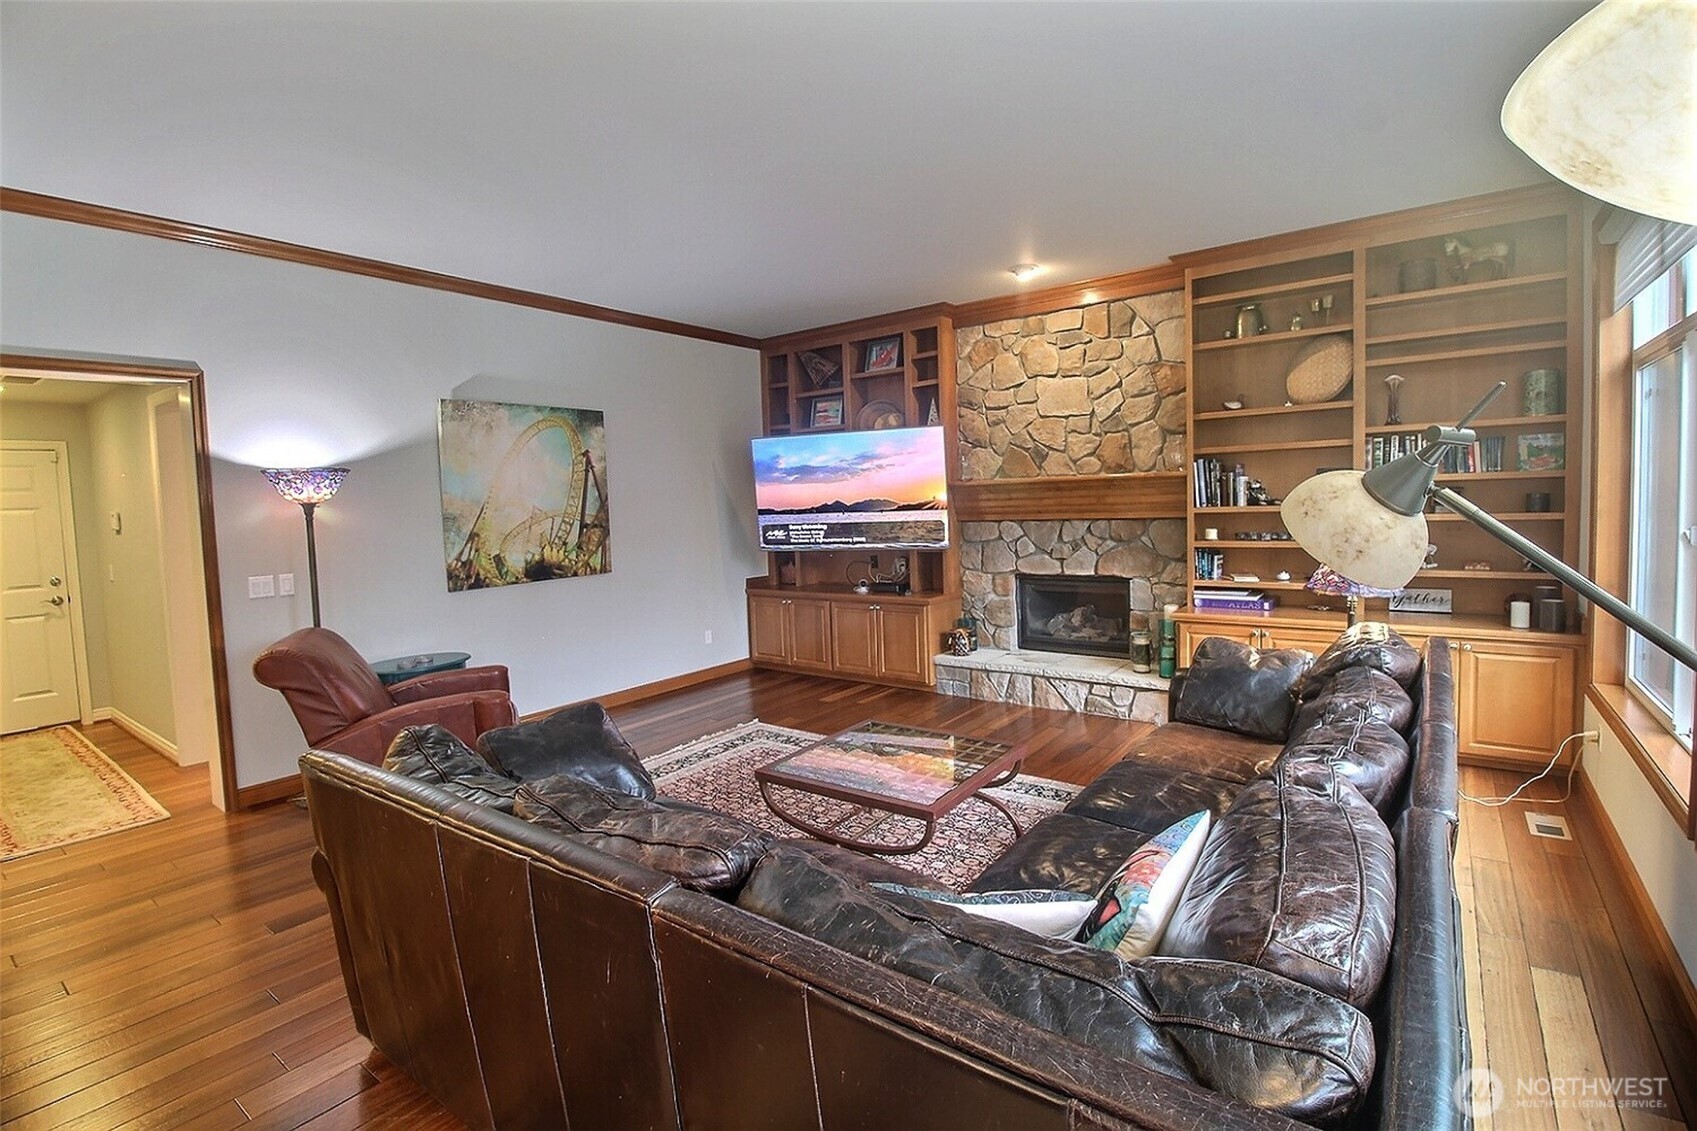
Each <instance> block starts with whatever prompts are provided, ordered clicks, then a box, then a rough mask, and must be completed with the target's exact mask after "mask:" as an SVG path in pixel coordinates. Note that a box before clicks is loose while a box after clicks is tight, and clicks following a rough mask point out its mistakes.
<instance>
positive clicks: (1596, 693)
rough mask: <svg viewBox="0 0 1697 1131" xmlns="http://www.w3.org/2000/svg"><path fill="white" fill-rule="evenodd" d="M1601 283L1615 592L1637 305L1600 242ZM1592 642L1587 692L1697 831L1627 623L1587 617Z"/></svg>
mask: <svg viewBox="0 0 1697 1131" xmlns="http://www.w3.org/2000/svg"><path fill="white" fill-rule="evenodd" d="M1594 253H1595V263H1596V267H1597V272H1596V287H1595V291H1594V297H1595V301H1596V308H1595V311H1594V319H1595V325H1596V343H1597V346H1596V348H1597V353H1596V359H1595V361H1596V374H1597V380H1596V386H1595V390H1594V392H1595V399H1594V404H1595V411H1594V412H1592V414H1591V461H1590V466H1591V468H1592V484H1591V516H1590V518H1591V522H1590V526H1591V546H1590V551H1591V576H1592V579H1593V580H1595V581H1596V582H1597V584H1599V585H1601V586H1603V587H1604V588H1605V589H1608V590H1610V591H1611V592H1614V593H1625V592H1626V591H1627V588H1628V580H1629V578H1628V570H1629V566H1630V560H1629V555H1628V549H1629V546H1628V540H1629V536H1630V521H1631V520H1630V517H1629V516H1630V515H1631V505H1632V474H1631V468H1632V450H1631V449H1632V430H1631V427H1630V422H1631V420H1632V403H1633V374H1634V368H1633V360H1634V355H1635V353H1638V352H1641V351H1634V349H1633V348H1632V308H1631V306H1630V304H1629V305H1628V306H1626V307H1623V308H1622V309H1621V310H1618V311H1616V310H1611V309H1610V307H1611V305H1612V300H1611V297H1610V296H1612V294H1613V286H1612V283H1611V281H1612V280H1613V278H1614V259H1615V249H1614V247H1613V245H1605V244H1599V245H1597V246H1596V247H1595V248H1594ZM1586 634H1587V636H1588V637H1589V641H1590V649H1589V651H1590V662H1589V669H1590V670H1589V678H1588V680H1587V686H1586V690H1585V697H1586V699H1587V700H1588V701H1589V702H1590V703H1591V704H1592V705H1593V706H1595V707H1596V708H1597V713H1598V714H1599V715H1600V716H1601V717H1602V719H1603V722H1604V723H1605V725H1607V726H1608V728H1609V729H1610V730H1611V731H1612V732H1613V733H1614V735H1615V737H1616V738H1618V739H1619V740H1620V742H1621V745H1622V746H1624V747H1625V748H1626V750H1627V753H1628V754H1629V755H1631V757H1632V759H1633V761H1634V762H1635V763H1636V764H1637V766H1638V769H1639V772H1641V773H1642V774H1643V775H1644V777H1645V780H1647V781H1648V782H1649V783H1650V788H1651V789H1653V790H1654V791H1655V792H1656V795H1657V796H1658V797H1660V798H1661V799H1662V804H1663V805H1664V806H1666V807H1667V810H1668V812H1669V813H1670V814H1671V815H1672V816H1673V817H1674V819H1675V820H1677V821H1678V822H1679V825H1680V828H1682V829H1684V830H1685V835H1686V836H1687V837H1693V838H1697V810H1694V809H1693V807H1692V805H1691V798H1692V795H1693V794H1694V793H1697V765H1694V764H1693V763H1694V760H1693V758H1692V756H1691V754H1690V753H1689V752H1687V751H1686V750H1685V749H1684V748H1683V747H1682V746H1680V744H1679V742H1678V741H1677V740H1675V738H1674V737H1673V735H1672V734H1670V733H1669V732H1668V730H1667V728H1666V727H1665V726H1663V725H1662V722H1661V720H1660V719H1658V718H1657V717H1656V716H1655V715H1653V714H1651V713H1650V711H1649V710H1648V709H1646V708H1645V707H1643V706H1642V705H1641V704H1639V702H1638V701H1637V700H1636V699H1635V698H1634V697H1633V696H1632V694H1631V692H1629V691H1628V690H1627V688H1626V647H1627V631H1626V626H1625V625H1623V624H1622V623H1621V622H1620V621H1618V620H1616V619H1615V618H1613V617H1609V616H1591V617H1587V618H1586Z"/></svg>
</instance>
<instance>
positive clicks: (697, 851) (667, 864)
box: [513, 774, 772, 891]
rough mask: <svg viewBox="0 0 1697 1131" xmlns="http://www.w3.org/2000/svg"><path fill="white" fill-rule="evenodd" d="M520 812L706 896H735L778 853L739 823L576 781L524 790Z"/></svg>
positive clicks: (557, 778)
mask: <svg viewBox="0 0 1697 1131" xmlns="http://www.w3.org/2000/svg"><path fill="white" fill-rule="evenodd" d="M513 812H514V813H515V814H516V815H517V816H519V817H522V818H524V819H525V820H527V821H533V822H535V823H536V824H539V825H543V826H545V827H548V828H552V829H557V830H559V831H560V832H562V833H565V834H566V835H567V836H569V837H570V838H571V839H573V840H575V841H577V842H579V843H581V844H586V845H588V846H589V847H591V848H595V849H598V850H600V851H602V852H605V853H607V854H608V855H610V856H617V857H619V858H621V859H624V860H630V861H634V862H636V863H638V864H642V865H645V866H646V867H649V868H652V869H654V870H655V871H657V872H664V873H666V874H667V875H669V876H671V877H673V878H674V879H676V880H677V881H678V883H680V884H683V885H684V886H685V887H692V888H696V889H698V890H701V891H731V890H735V889H736V888H737V887H738V886H740V885H741V884H742V882H743V881H744V880H745V879H747V878H748V873H749V871H750V870H751V869H752V868H753V867H754V864H755V861H757V860H759V859H760V857H761V856H762V855H764V854H765V852H766V850H767V849H768V848H770V847H771V845H772V837H771V836H770V835H768V834H767V833H764V832H762V831H761V830H759V829H757V828H755V827H754V826H753V825H750V824H747V823H745V822H743V821H739V820H737V819H736V818H735V817H729V816H726V815H725V814H723V813H715V812H713V811H712V810H709V809H702V808H700V807H699V806H694V805H690V806H681V807H676V808H674V807H673V805H672V804H671V803H670V802H666V801H649V800H647V799H645V798H641V797H632V796H630V795H629V794H624V793H609V792H607V791H606V790H601V789H597V788H595V787H594V786H592V785H586V784H585V783H584V782H582V781H580V780H578V779H577V778H575V777H573V776H571V775H569V774H555V775H554V776H553V777H549V778H543V779H542V780H541V781H534V782H526V783H525V784H523V785H521V786H519V787H518V792H517V793H516V794H515V796H514V805H513Z"/></svg>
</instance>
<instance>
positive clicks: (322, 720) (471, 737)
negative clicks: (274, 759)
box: [253, 628, 518, 765]
mask: <svg viewBox="0 0 1697 1131" xmlns="http://www.w3.org/2000/svg"><path fill="white" fill-rule="evenodd" d="M253 675H254V678H255V679H257V680H258V681H259V682H260V683H262V684H264V685H265V686H266V687H273V688H276V689H277V690H278V691H281V692H282V693H283V698H284V699H286V700H288V703H289V709H290V710H291V711H293V712H294V713H295V721H296V722H298V723H300V728H301V732H302V733H303V734H304V735H305V736H306V741H307V744H308V745H309V746H312V747H315V748H317V749H319V750H334V751H336V752H337V753H340V754H348V755H351V756H352V757H355V758H358V759H360V760H361V761H365V762H370V763H371V764H372V765H381V764H382V762H383V754H384V752H385V751H386V750H388V749H389V744H390V743H391V742H392V741H394V738H395V735H397V734H399V733H400V731H401V730H402V729H403V728H405V727H409V726H418V725H422V724H425V723H437V724H440V725H441V726H444V727H446V728H447V729H448V730H450V731H452V732H453V733H454V734H455V735H457V736H458V737H459V738H460V740H461V741H463V742H464V743H465V744H466V745H468V746H471V745H474V744H475V743H476V742H477V736H478V735H480V734H482V733H483V732H484V731H486V730H492V729H494V728H495V727H505V726H512V725H513V724H514V723H516V722H517V721H518V711H517V710H516V709H515V708H514V707H513V700H512V698H511V696H510V695H509V694H508V684H507V669H506V666H505V665H502V664H489V665H486V666H483V667H476V668H463V669H461V670H459V671H446V672H434V673H431V674H429V675H421V676H415V677H414V678H412V679H408V680H402V681H401V682H400V683H396V684H392V685H390V686H388V687H385V686H384V685H383V682H382V681H381V680H379V679H378V678H377V673H376V672H374V671H372V670H371V665H370V664H368V663H366V662H365V660H364V659H363V658H361V656H360V654H359V653H358V652H356V651H354V649H353V645H351V644H349V643H348V642H347V641H346V640H344V639H342V637H340V636H339V635H337V634H336V633H334V632H332V631H330V630H329V629H327V628H302V629H299V630H297V631H295V632H291V633H290V634H289V635H287V636H285V637H283V639H281V640H279V641H277V643H275V644H273V645H271V647H269V648H267V649H265V651H263V652H261V653H260V654H259V656H258V658H257V659H255V660H254V661H253Z"/></svg>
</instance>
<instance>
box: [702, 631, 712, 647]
mask: <svg viewBox="0 0 1697 1131" xmlns="http://www.w3.org/2000/svg"><path fill="white" fill-rule="evenodd" d="M701 642H702V643H703V644H711V643H713V630H712V629H708V630H707V631H705V632H703V633H702V634H701Z"/></svg>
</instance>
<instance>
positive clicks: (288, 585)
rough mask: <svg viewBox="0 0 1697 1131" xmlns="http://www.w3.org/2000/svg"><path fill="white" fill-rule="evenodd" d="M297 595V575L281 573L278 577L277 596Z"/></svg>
mask: <svg viewBox="0 0 1697 1131" xmlns="http://www.w3.org/2000/svg"><path fill="white" fill-rule="evenodd" d="M294 595H295V575H294V574H292V573H279V574H278V575H277V596H279V597H293V596H294Z"/></svg>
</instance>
